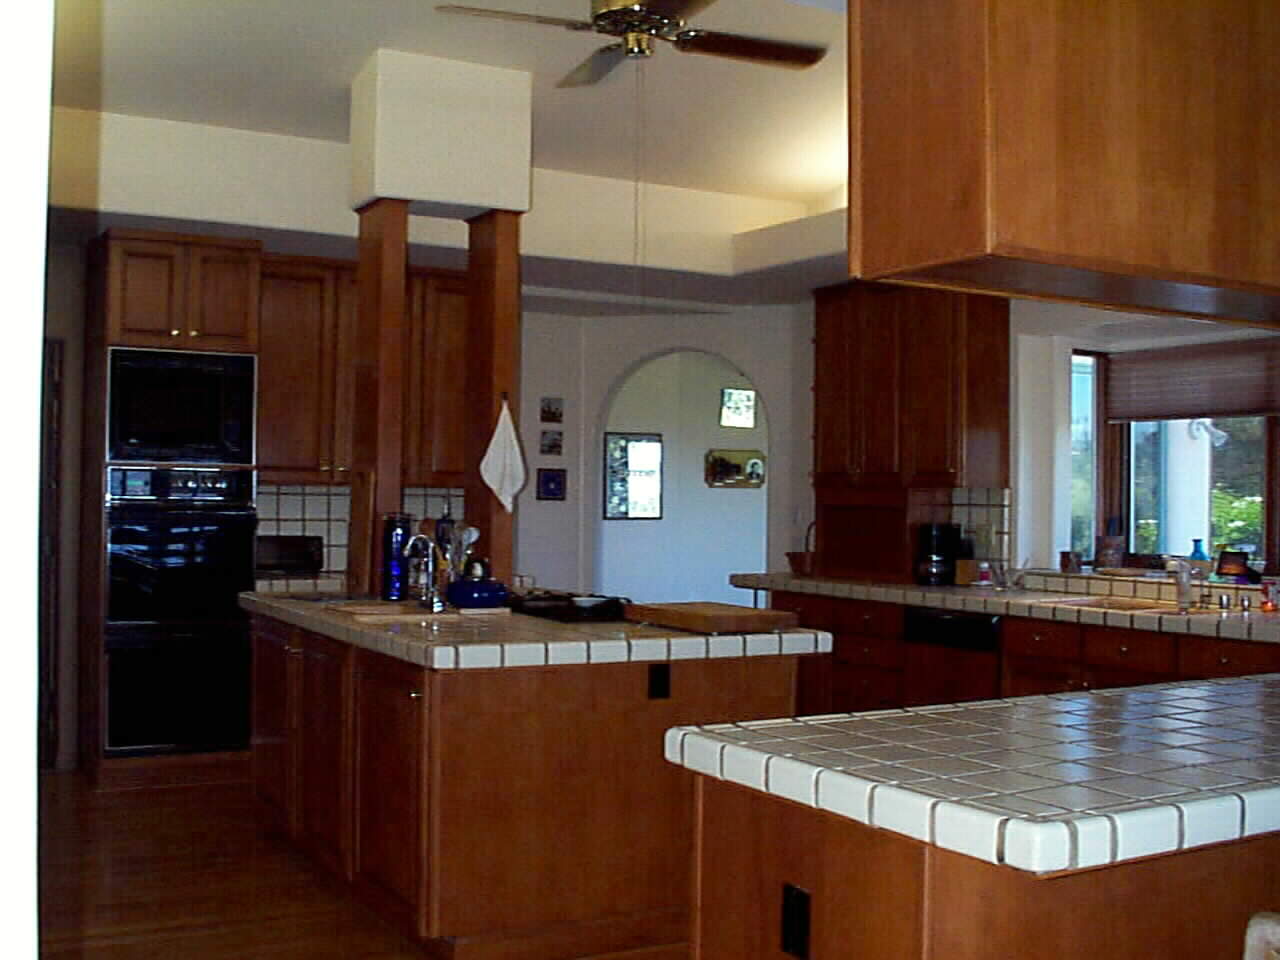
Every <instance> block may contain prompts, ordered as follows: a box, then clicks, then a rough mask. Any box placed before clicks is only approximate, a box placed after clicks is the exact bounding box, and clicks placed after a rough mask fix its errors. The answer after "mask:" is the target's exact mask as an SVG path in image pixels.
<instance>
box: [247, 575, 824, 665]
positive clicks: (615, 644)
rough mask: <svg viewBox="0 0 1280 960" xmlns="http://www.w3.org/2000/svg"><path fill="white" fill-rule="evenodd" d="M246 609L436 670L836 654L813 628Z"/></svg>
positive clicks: (330, 607) (264, 599)
mask: <svg viewBox="0 0 1280 960" xmlns="http://www.w3.org/2000/svg"><path fill="white" fill-rule="evenodd" d="M364 602H366V603H367V602H368V601H364ZM240 606H241V607H242V608H244V609H245V610H248V611H249V612H250V613H257V614H261V615H263V616H267V617H274V618H275V619H277V620H282V621H284V622H285V623H290V624H293V625H294V626H298V627H302V628H303V629H306V630H312V631H314V632H316V633H320V634H323V635H325V636H327V637H332V638H333V639H335V640H340V641H342V642H344V643H349V644H351V645H352V646H355V647H362V648H364V649H367V650H373V651H375V652H377V653H385V654H387V655H389V656H392V657H396V658H397V659H400V660H406V661H408V662H410V663H416V664H419V665H421V666H424V667H429V668H431V669H433V670H454V669H468V668H495V667H533V666H546V665H559V664H576V663H625V662H628V661H654V660H701V659H707V658H712V657H742V656H748V657H751V656H769V655H774V656H777V655H779V654H795V653H827V652H829V651H830V650H831V634H829V633H826V632H825V631H822V630H810V629H806V628H795V629H791V630H784V631H781V632H775V633H749V634H719V635H716V636H701V635H698V634H694V633H683V632H681V631H679V630H670V629H667V628H662V627H651V626H647V625H644V624H637V623H575V624H565V623H557V622H555V621H553V620H541V619H538V618H537V617H529V616H525V615H523V614H517V613H512V614H489V615H483V614H480V615H477V614H473V615H454V616H448V617H437V618H430V617H429V616H424V619H423V620H421V621H417V622H408V623H378V624H374V623H362V622H359V621H357V620H355V619H354V618H353V617H352V616H351V615H350V614H346V613H342V612H341V610H342V606H343V601H341V600H339V599H338V598H336V597H335V598H333V600H332V602H327V601H324V600H320V601H318V600H317V599H316V598H315V597H311V598H308V599H299V598H291V597H287V596H280V595H276V594H262V593H242V594H240Z"/></svg>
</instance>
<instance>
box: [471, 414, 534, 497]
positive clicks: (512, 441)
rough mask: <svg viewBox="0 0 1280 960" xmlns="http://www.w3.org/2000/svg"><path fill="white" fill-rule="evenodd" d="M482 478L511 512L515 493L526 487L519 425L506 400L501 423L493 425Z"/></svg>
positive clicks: (481, 469) (499, 415) (500, 419)
mask: <svg viewBox="0 0 1280 960" xmlns="http://www.w3.org/2000/svg"><path fill="white" fill-rule="evenodd" d="M480 477H481V478H482V479H483V480H484V482H485V483H487V484H488V485H489V489H490V490H492V491H493V495H494V496H495V497H497V498H498V499H499V500H500V501H502V505H503V507H505V508H506V511H507V513H510V512H511V505H512V502H513V501H514V500H515V496H516V494H517V493H519V492H520V490H521V489H522V488H523V487H524V481H525V473H524V455H523V454H522V453H521V452H520V438H519V437H517V436H516V425H515V423H513V422H512V420H511V410H510V409H509V408H508V407H507V401H506V400H505V399H504V400H503V401H502V412H501V413H499V414H498V425H497V426H496V427H494V428H493V439H492V440H490V441H489V449H488V450H486V451H485V453H484V459H483V460H481V461H480Z"/></svg>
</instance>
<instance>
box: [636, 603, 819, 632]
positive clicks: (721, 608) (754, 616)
mask: <svg viewBox="0 0 1280 960" xmlns="http://www.w3.org/2000/svg"><path fill="white" fill-rule="evenodd" d="M622 615H623V617H625V618H626V619H627V620H630V621H632V622H634V623H648V624H652V625H654V626H657V627H675V628H676V629H677V630H688V631H689V632H690V633H772V632H773V631H775V630H786V629H788V628H790V627H794V626H795V625H796V624H797V623H799V622H800V618H799V617H798V616H796V614H794V613H791V612H789V611H787V610H756V609H754V608H753V607H740V606H738V605H737V604H733V603H701V602H695V603H628V604H626V605H625V606H624V607H623V612H622Z"/></svg>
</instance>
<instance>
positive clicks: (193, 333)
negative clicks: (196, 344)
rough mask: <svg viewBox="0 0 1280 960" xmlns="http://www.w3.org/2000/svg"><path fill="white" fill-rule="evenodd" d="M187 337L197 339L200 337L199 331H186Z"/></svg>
mask: <svg viewBox="0 0 1280 960" xmlns="http://www.w3.org/2000/svg"><path fill="white" fill-rule="evenodd" d="M187 336H188V337H198V336H200V331H199V330H188V331H187Z"/></svg>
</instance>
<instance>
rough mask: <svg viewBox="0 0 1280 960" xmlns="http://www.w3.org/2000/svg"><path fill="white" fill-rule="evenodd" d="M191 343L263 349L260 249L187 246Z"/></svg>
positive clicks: (192, 345) (201, 347) (198, 346)
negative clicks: (259, 316) (260, 305)
mask: <svg viewBox="0 0 1280 960" xmlns="http://www.w3.org/2000/svg"><path fill="white" fill-rule="evenodd" d="M187 257H188V273H187V323H186V326H187V340H188V341H189V343H188V344H187V346H188V347H189V348H193V349H199V350H239V351H244V352H246V353H251V352H253V351H254V350H256V349H257V347H258V284H259V277H260V273H259V270H260V262H261V260H260V257H259V255H258V253H257V252H255V251H251V250H242V249H237V248H234V247H216V246H203V245H192V246H190V247H188V248H187Z"/></svg>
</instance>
